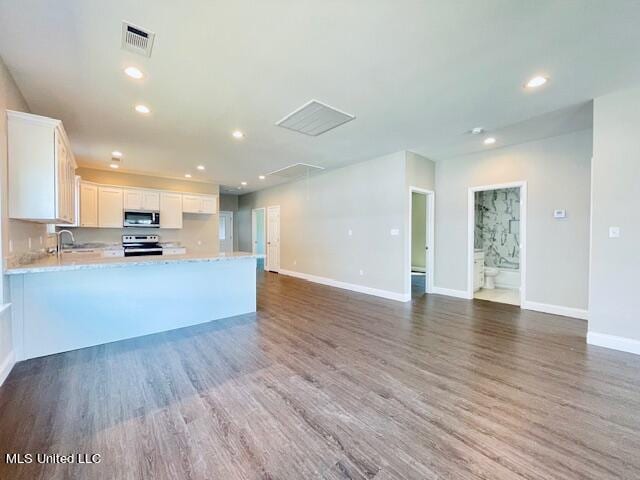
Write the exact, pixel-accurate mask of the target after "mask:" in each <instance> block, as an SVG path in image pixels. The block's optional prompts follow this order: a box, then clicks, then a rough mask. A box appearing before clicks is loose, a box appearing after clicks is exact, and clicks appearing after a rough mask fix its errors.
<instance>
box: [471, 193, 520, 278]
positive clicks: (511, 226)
mask: <svg viewBox="0 0 640 480" xmlns="http://www.w3.org/2000/svg"><path fill="white" fill-rule="evenodd" d="M474 245H475V248H476V249H482V250H483V251H484V259H485V260H484V263H485V265H487V266H489V267H498V268H509V269H513V270H519V269H520V189H519V188H503V189H499V190H487V191H484V192H476V194H475V232H474Z"/></svg>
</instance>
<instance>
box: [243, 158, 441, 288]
mask: <svg viewBox="0 0 640 480" xmlns="http://www.w3.org/2000/svg"><path fill="white" fill-rule="evenodd" d="M434 179H435V166H434V163H433V162H431V161H430V160H428V159H426V158H424V157H421V156H419V155H417V154H414V153H412V152H405V151H402V152H397V153H395V154H392V155H387V156H384V157H379V158H375V159H372V160H368V161H365V162H362V163H358V164H355V165H350V166H347V167H343V168H339V169H336V170H331V171H328V172H325V173H322V174H318V175H315V176H312V177H311V178H309V179H304V180H300V181H297V182H292V183H287V184H284V185H280V186H277V187H273V188H269V189H266V190H261V191H258V192H255V193H251V194H247V195H243V196H241V197H240V199H239V212H238V218H239V237H240V243H239V247H240V250H243V251H245V250H246V251H251V209H253V208H258V207H267V206H270V205H280V208H281V227H280V228H281V268H282V269H284V270H287V271H293V272H299V273H302V274H307V275H313V276H317V277H322V278H325V279H331V280H334V281H338V282H344V283H348V284H351V285H356V286H361V287H364V288H367V289H374V290H377V291H378V292H377V293H378V294H383V295H384V294H385V292H387V293H390V294H391V295H390V298H397V299H403V300H406V299H409V298H410V294H411V285H410V272H409V261H410V242H408V241H407V240H408V235H409V225H410V221H411V220H410V216H409V211H410V198H411V197H410V195H409V186H415V187H420V188H424V189H429V190H433V188H434ZM392 229H397V230H398V235H394V236H392V235H391V230H392ZM349 230H351V231H352V235H351V236H349V235H348V231H349ZM361 270H362V272H363V274H362V275H361V274H360V271H361ZM371 293H373V292H371Z"/></svg>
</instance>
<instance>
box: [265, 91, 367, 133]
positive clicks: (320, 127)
mask: <svg viewBox="0 0 640 480" xmlns="http://www.w3.org/2000/svg"><path fill="white" fill-rule="evenodd" d="M354 118H356V117H355V116H353V115H351V114H349V113H345V112H342V111H340V110H338V109H337V108H333V107H330V106H329V105H326V104H324V103H322V102H318V101H317V100H311V101H309V102H307V103H305V104H304V105H303V106H301V107H300V108H298V109H297V110H295V111H294V112H291V113H290V114H289V115H287V116H286V117H284V118H283V119H282V120H280V121H278V122H276V125H278V126H279V127H284V128H288V129H289V130H293V131H294V132H300V133H304V134H305V135H311V136H312V137H316V136H318V135H320V134H322V133H325V132H328V131H329V130H331V129H333V128H336V127H339V126H340V125H342V124H343V123H347V122H350V121H351V120H353V119H354Z"/></svg>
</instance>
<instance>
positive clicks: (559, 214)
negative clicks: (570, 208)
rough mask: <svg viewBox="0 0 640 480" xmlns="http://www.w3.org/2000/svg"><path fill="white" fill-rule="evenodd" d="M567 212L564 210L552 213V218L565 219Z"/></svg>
mask: <svg viewBox="0 0 640 480" xmlns="http://www.w3.org/2000/svg"><path fill="white" fill-rule="evenodd" d="M566 217H567V211H566V210H565V209H558V210H554V211H553V218H566Z"/></svg>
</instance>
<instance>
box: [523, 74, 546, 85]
mask: <svg viewBox="0 0 640 480" xmlns="http://www.w3.org/2000/svg"><path fill="white" fill-rule="evenodd" d="M548 80H549V79H548V78H547V77H543V76H542V75H537V76H535V77H533V78H532V79H531V80H529V81H528V82H527V83H526V84H525V87H526V88H537V87H541V86H542V85H544V84H545V83H547V81H548Z"/></svg>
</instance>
